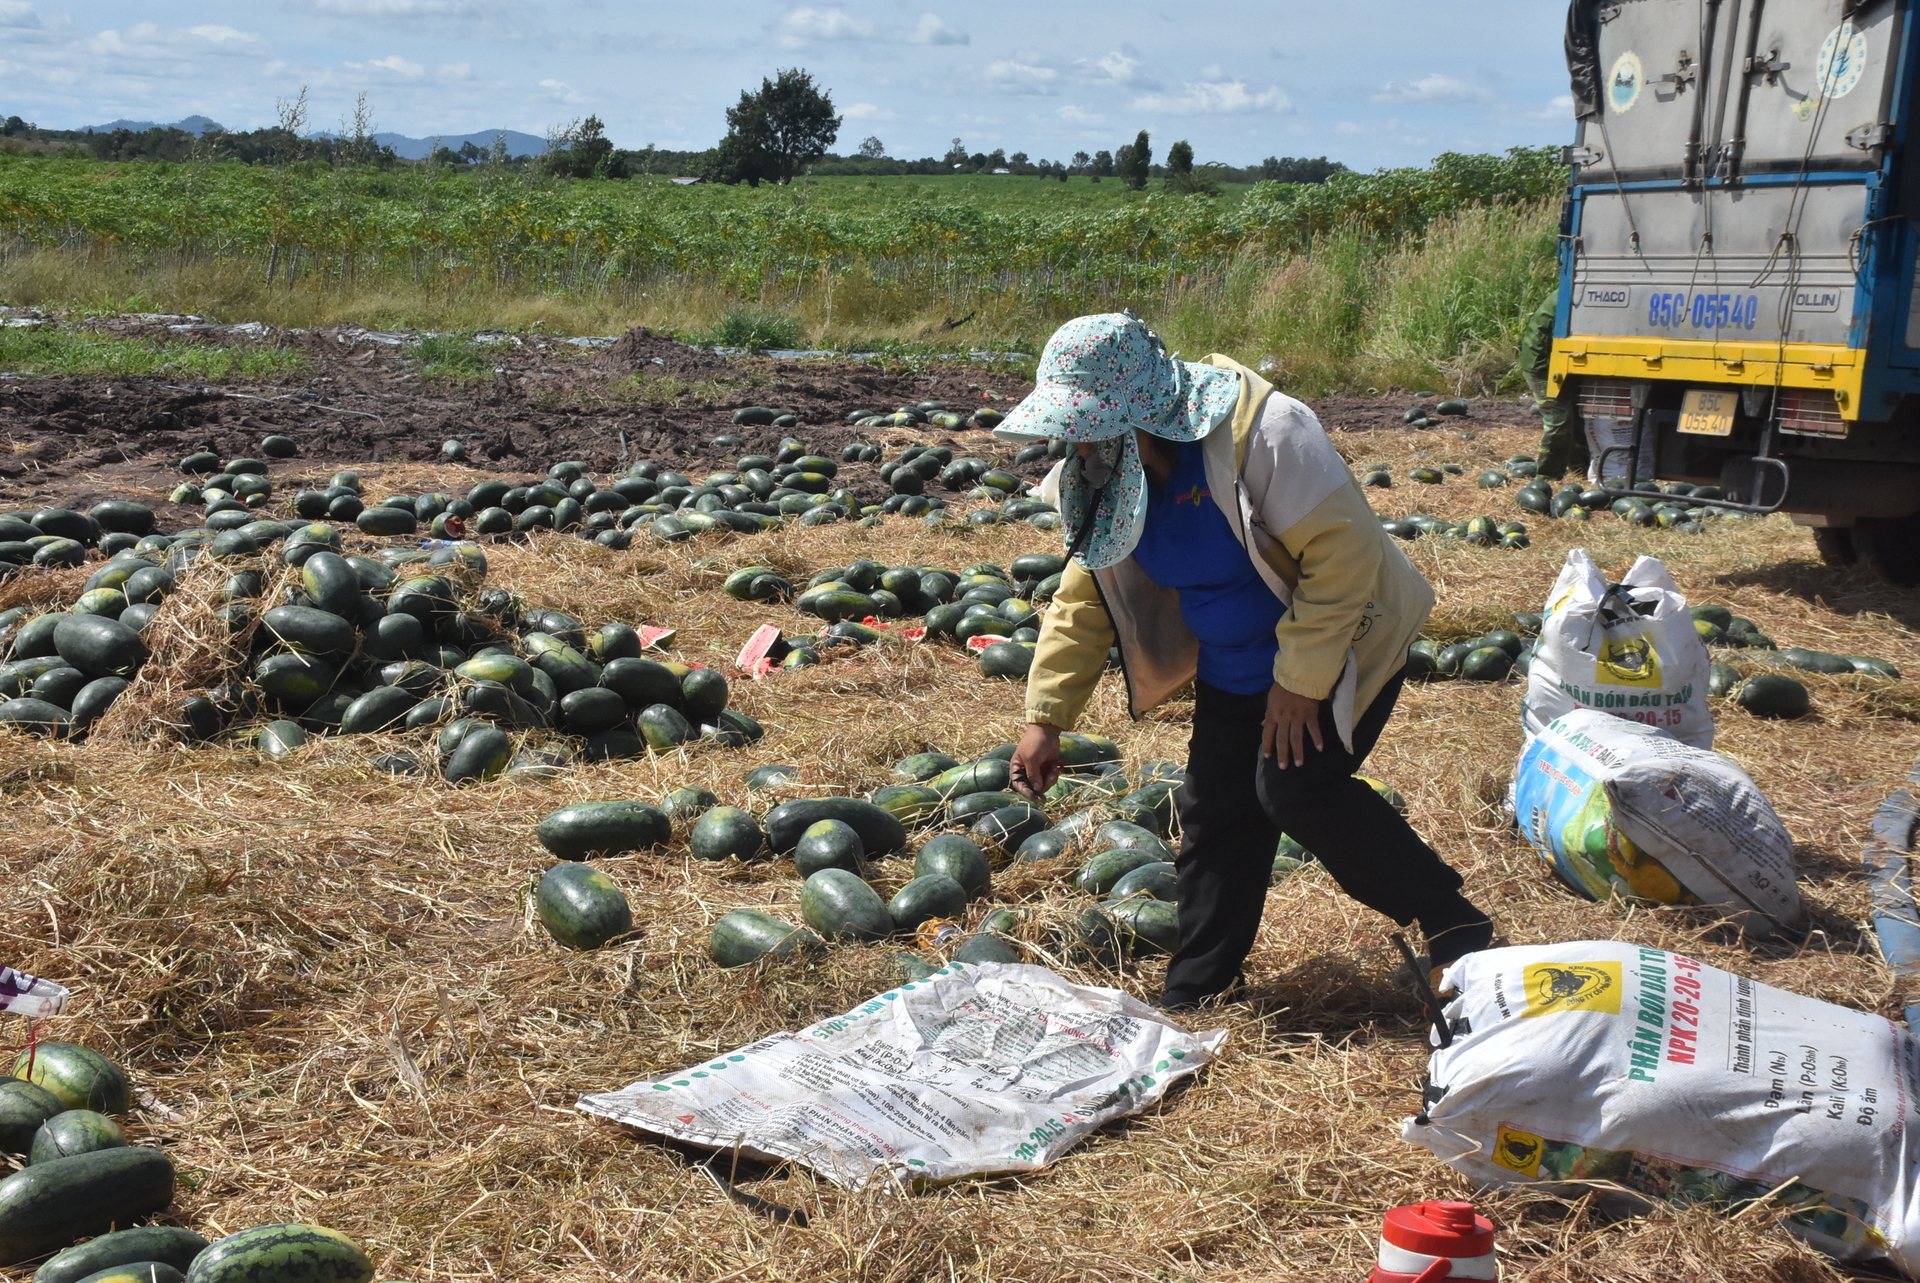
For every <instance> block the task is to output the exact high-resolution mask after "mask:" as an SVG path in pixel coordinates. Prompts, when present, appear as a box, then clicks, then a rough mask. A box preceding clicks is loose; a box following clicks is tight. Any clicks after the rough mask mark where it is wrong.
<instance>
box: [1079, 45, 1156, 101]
mask: <svg viewBox="0 0 1920 1283" xmlns="http://www.w3.org/2000/svg"><path fill="white" fill-rule="evenodd" d="M1078 66H1079V69H1080V74H1081V75H1083V76H1085V77H1086V78H1087V79H1089V80H1091V81H1093V82H1094V83H1096V84H1107V85H1121V86H1124V87H1126V88H1128V89H1133V90H1136V91H1141V92H1145V91H1147V90H1152V89H1158V88H1159V87H1160V83H1159V82H1158V81H1157V80H1155V79H1154V78H1153V77H1152V76H1149V75H1147V74H1146V72H1145V71H1144V70H1143V69H1142V68H1143V64H1142V63H1141V61H1140V56H1139V54H1138V53H1136V52H1135V51H1134V50H1133V49H1132V48H1130V47H1128V46H1126V45H1122V46H1121V47H1120V48H1118V49H1115V50H1113V51H1112V52H1111V53H1107V54H1103V55H1101V56H1100V57H1098V58H1091V59H1082V60H1081V61H1080V62H1079V64H1078Z"/></svg>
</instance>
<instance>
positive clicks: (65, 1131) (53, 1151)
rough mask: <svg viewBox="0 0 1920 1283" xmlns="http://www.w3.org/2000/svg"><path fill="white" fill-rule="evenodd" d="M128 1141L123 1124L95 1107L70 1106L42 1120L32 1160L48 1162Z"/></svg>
mask: <svg viewBox="0 0 1920 1283" xmlns="http://www.w3.org/2000/svg"><path fill="white" fill-rule="evenodd" d="M126 1143H127V1134H126V1133H125V1132H123V1131H121V1130H120V1124H119V1123H116V1122H114V1121H113V1120H112V1119H111V1118H108V1117H107V1116H106V1115H105V1114H99V1113H95V1112H94V1111H93V1110H91V1109H69V1110H66V1111H65V1112H63V1113H59V1114H55V1115H54V1116H53V1117H52V1118H49V1119H48V1120H47V1121H46V1122H44V1123H42V1124H40V1130H39V1131H37V1132H35V1133H34V1136H33V1148H32V1149H31V1150H30V1151H29V1157H28V1159H27V1161H28V1162H30V1163H46V1162H51V1161H52V1160H53V1159H56V1158H67V1157H70V1156H72V1155H74V1154H91V1153H92V1152H93V1151H94V1150H96V1149H118V1148H120V1147H121V1146H122V1145H125V1144H126Z"/></svg>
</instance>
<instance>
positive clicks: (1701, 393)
mask: <svg viewBox="0 0 1920 1283" xmlns="http://www.w3.org/2000/svg"><path fill="white" fill-rule="evenodd" d="M1738 399H1739V397H1738V394H1737V393H1733V392H1709V391H1707V390H1705V389H1703V388H1695V389H1693V390H1692V391H1690V392H1688V393H1687V394H1686V396H1684V397H1683V398H1681V401H1680V431H1682V432H1685V433H1688V434H1689V435H1692V436H1696V437H1725V436H1732V435H1733V407H1734V405H1735V404H1736V402H1737V401H1738Z"/></svg>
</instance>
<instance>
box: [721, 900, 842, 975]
mask: <svg viewBox="0 0 1920 1283" xmlns="http://www.w3.org/2000/svg"><path fill="white" fill-rule="evenodd" d="M819 947H820V937H819V936H817V935H815V934H814V933H813V932H811V931H809V930H807V929H806V928H805V927H796V926H794V925H793V924H792V923H790V922H782V921H781V920H780V919H778V918H776V917H773V916H772V915H770V914H766V913H761V912H760V911H759V910H757V909H735V910H734V911H733V912H732V913H728V914H725V915H723V916H722V917H721V919H720V920H719V921H718V922H716V923H714V924H713V936H712V938H711V939H710V940H709V941H708V943H707V956H708V957H710V958H712V959H713V960H714V961H715V962H717V963H719V964H720V965H721V966H723V967H744V966H746V965H747V964H748V963H750V962H757V961H759V960H760V959H761V958H765V957H775V958H791V957H795V956H805V955H806V954H808V953H811V952H813V951H814V950H816V949H818V948H819Z"/></svg>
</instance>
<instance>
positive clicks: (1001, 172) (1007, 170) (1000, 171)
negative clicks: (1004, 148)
mask: <svg viewBox="0 0 1920 1283" xmlns="http://www.w3.org/2000/svg"><path fill="white" fill-rule="evenodd" d="M993 172H994V173H996V174H1011V173H1012V172H1013V171H1012V170H1011V169H996V170H994V171H993Z"/></svg>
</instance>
